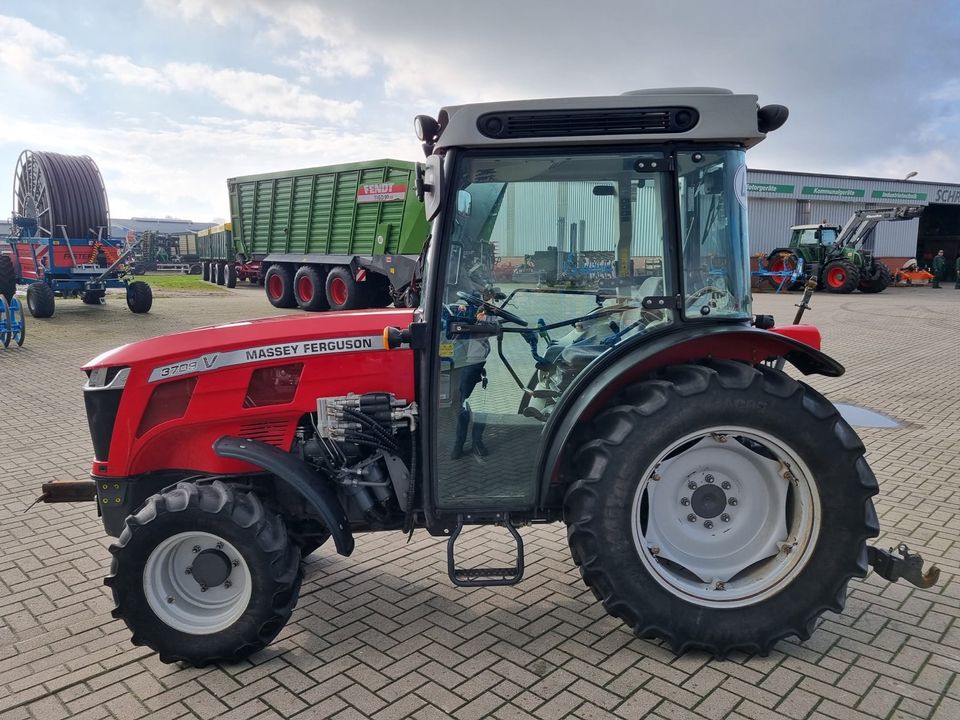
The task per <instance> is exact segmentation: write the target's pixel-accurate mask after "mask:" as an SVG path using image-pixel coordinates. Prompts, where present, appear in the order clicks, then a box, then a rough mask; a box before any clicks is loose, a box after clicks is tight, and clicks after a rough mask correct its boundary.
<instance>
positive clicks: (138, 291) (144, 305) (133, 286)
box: [127, 280, 153, 315]
mask: <svg viewBox="0 0 960 720" xmlns="http://www.w3.org/2000/svg"><path fill="white" fill-rule="evenodd" d="M127 307H128V308H130V312H132V313H136V314H137V315H142V314H143V313H148V312H150V308H152V307H153V290H152V289H151V288H150V286H149V285H147V284H146V283H145V282H144V281H143V280H137V281H135V282H132V283H130V284H129V285H127Z"/></svg>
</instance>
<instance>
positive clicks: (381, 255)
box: [227, 160, 430, 310]
mask: <svg viewBox="0 0 960 720" xmlns="http://www.w3.org/2000/svg"><path fill="white" fill-rule="evenodd" d="M416 170H417V166H416V163H413V162H408V161H404V160H371V161H367V162H358V163H347V164H342V165H330V166H326V167H316V168H306V169H302V170H289V171H285V172H277V173H267V174H263V175H249V176H245V177H237V178H230V179H229V180H227V187H228V190H229V195H230V217H231V221H232V222H231V224H232V229H233V238H232V240H233V251H234V254H235V259H236V261H237V262H238V263H241V264H245V265H250V264H256V265H257V266H258V268H259V277H260V278H261V279H262V280H264V281H265V287H266V292H267V297H268V299H270V301H271V302H272V303H273V304H274V305H277V306H278V307H292V306H293V305H299V306H300V307H301V308H303V309H307V310H322V309H327V308H328V307H332V308H334V309H344V308H352V307H364V306H375V305H386V304H388V303H390V302H397V301H398V300H400V298H401V296H402V295H403V294H404V293H405V291H406V288H407V287H408V286H409V284H410V280H411V278H412V276H413V272H414V268H415V266H416V261H417V258H418V256H419V254H420V250H421V248H422V247H423V244H424V242H425V240H426V238H427V234H428V233H429V231H430V226H429V224H428V223H427V220H426V216H425V214H424V209H423V203H422V202H421V201H420V200H419V199H418V198H417V194H416ZM311 268H312V272H309V273H308V272H307V269H311ZM268 274H270V275H271V276H276V275H278V274H279V275H280V276H281V277H279V278H278V279H276V280H273V281H272V282H266V281H267V280H270V278H268ZM304 275H306V277H305V278H304V277H303V276H304ZM331 277H332V279H331ZM295 280H296V282H294V281H295ZM301 290H302V292H301ZM311 293H312V295H311ZM317 293H323V294H325V296H326V298H325V299H324V298H321V297H319V296H318V295H317ZM311 297H312V298H313V300H312V301H311V299H310V298H311Z"/></svg>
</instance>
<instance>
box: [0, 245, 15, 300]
mask: <svg viewBox="0 0 960 720" xmlns="http://www.w3.org/2000/svg"><path fill="white" fill-rule="evenodd" d="M16 292H17V273H16V272H14V267H13V260H12V259H11V258H10V256H8V255H0V295H2V296H3V297H4V299H5V300H6V301H7V302H10V301H11V300H13V296H14V294H16Z"/></svg>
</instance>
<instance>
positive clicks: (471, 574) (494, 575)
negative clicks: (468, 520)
mask: <svg viewBox="0 0 960 720" xmlns="http://www.w3.org/2000/svg"><path fill="white" fill-rule="evenodd" d="M497 524H498V525H503V526H504V527H506V528H507V530H509V531H510V534H511V535H512V536H513V540H514V542H515V543H516V546H517V562H516V563H515V564H514V566H513V567H477V568H458V567H457V562H456V559H455V557H454V547H455V546H456V543H457V538H458V537H460V533H461V531H462V530H463V515H458V516H457V526H456V527H455V528H454V529H453V533H452V534H451V535H450V539H449V540H447V574H448V575H449V576H450V582H452V583H453V584H454V585H456V586H457V587H490V586H494V585H516V584H517V583H518V582H520V581H521V580H522V579H523V538H521V537H520V533H519V532H517V529H516V528H515V527H514V526H513V523H512V522H511V521H510V515H509V513H504V516H503V522H502V523H497Z"/></svg>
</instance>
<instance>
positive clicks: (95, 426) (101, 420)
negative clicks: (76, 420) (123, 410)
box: [83, 388, 123, 462]
mask: <svg viewBox="0 0 960 720" xmlns="http://www.w3.org/2000/svg"><path fill="white" fill-rule="evenodd" d="M122 395H123V388H119V389H116V390H110V389H108V390H102V389H98V390H86V391H84V393H83V403H84V405H86V407H87V425H89V426H90V439H91V440H92V441H93V454H94V457H95V459H96V460H98V461H99V462H107V460H108V459H109V457H110V438H112V437H113V425H114V423H115V422H116V420H117V409H118V408H119V407H120V397H121V396H122Z"/></svg>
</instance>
